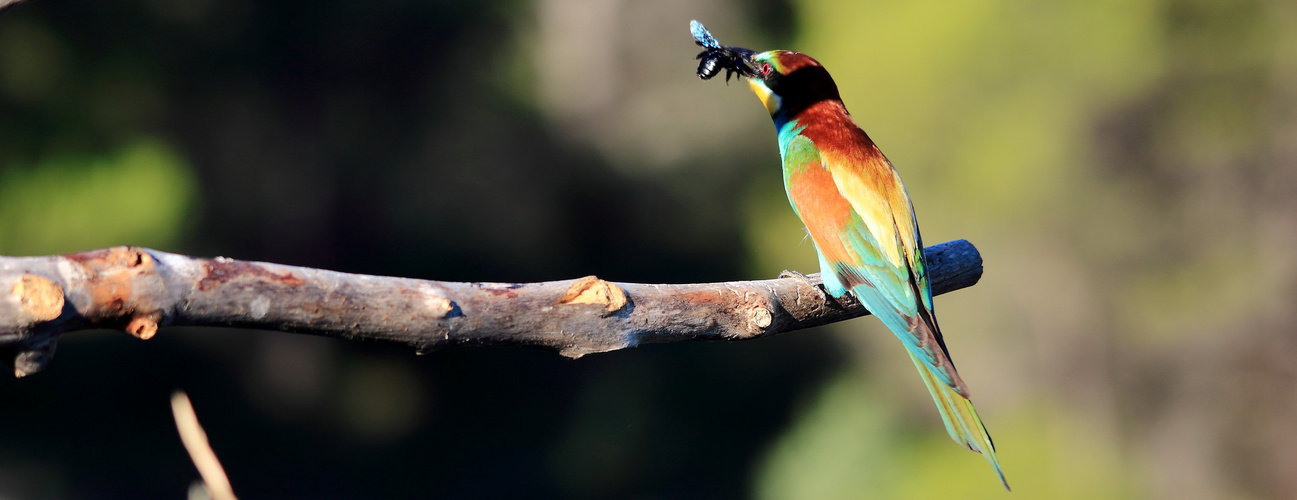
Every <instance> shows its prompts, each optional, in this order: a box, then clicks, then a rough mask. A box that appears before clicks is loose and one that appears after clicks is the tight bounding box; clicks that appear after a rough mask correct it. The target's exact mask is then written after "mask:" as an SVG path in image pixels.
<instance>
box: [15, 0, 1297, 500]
mask: <svg viewBox="0 0 1297 500" xmlns="http://www.w3.org/2000/svg"><path fill="white" fill-rule="evenodd" d="M690 19H700V20H702V21H704V22H705V23H706V24H707V25H708V26H709V27H710V28H711V29H712V31H713V32H714V33H715V34H716V35H717V36H718V37H719V38H720V40H722V41H723V42H724V43H728V44H735V45H742V46H746V47H751V48H755V49H767V48H776V47H783V48H793V49H797V50H801V51H804V52H807V53H810V54H812V55H814V56H815V57H817V58H818V59H819V60H820V61H821V62H823V63H824V64H825V65H826V67H828V68H829V70H830V71H831V72H832V73H833V75H834V76H835V77H836V79H837V81H838V84H839V87H840V88H841V91H842V95H843V97H844V99H845V101H846V103H847V105H848V107H849V109H851V110H852V111H853V113H854V116H855V118H856V120H857V121H858V122H859V123H860V124H861V125H862V126H864V127H865V128H866V129H867V130H868V131H869V132H870V133H871V135H872V136H873V137H874V139H875V140H876V141H877V142H878V143H879V144H880V145H881V146H882V148H883V150H884V151H886V152H887V154H888V155H889V156H890V158H891V159H892V161H893V162H894V163H895V164H896V165H897V166H898V167H899V169H900V171H901V172H902V174H903V175H904V177H905V179H906V181H907V184H908V186H909V190H910V193H911V195H912V197H913V199H914V201H915V204H916V206H917V209H918V214H919V218H920V221H921V223H922V225H923V228H924V231H925V234H924V236H925V239H926V241H928V242H930V243H936V242H941V241H946V240H951V239H957V238H966V239H969V240H970V241H972V242H973V243H974V244H976V245H977V246H978V247H979V248H980V249H981V251H982V253H983V257H984V258H985V261H986V274H985V276H984V277H983V279H982V282H981V283H980V284H978V285H977V286H975V287H973V288H971V289H968V290H963V291H959V292H956V293H953V294H949V295H946V296H942V297H940V298H938V299H937V304H938V310H939V311H940V314H941V317H942V324H943V325H945V326H946V329H947V334H948V337H947V342H948V343H949V346H950V349H951V351H952V352H953V353H954V356H955V358H956V359H957V360H958V362H959V367H960V370H961V373H962V374H963V376H964V378H965V380H967V381H968V382H969V383H970V385H971V387H972V388H973V392H974V395H975V399H976V401H977V403H978V407H979V409H980V411H981V414H982V416H983V417H984V419H985V421H986V422H987V424H988V426H989V428H990V430H991V432H992V434H993V435H994V436H995V438H996V443H997V445H998V447H999V449H1000V457H1001V458H1002V460H1003V462H1004V467H1005V470H1006V472H1007V474H1008V477H1009V480H1010V482H1011V483H1012V484H1013V486H1014V487H1015V492H1014V493H1013V495H1015V497H1016V498H1056V499H1066V498H1086V499H1108V498H1157V499H1221V498H1225V499H1270V498H1274V499H1280V498H1297V429H1294V424H1295V423H1297V384H1294V382H1297V363H1295V362H1294V360H1297V332H1294V327H1295V326H1297V310H1294V309H1293V308H1292V307H1291V304H1293V303H1294V295H1297V257H1295V256H1294V255H1297V253H1294V252H1293V248H1295V247H1297V4H1294V3H1293V2H1291V1H1288V0H1234V1H1226V0H1221V1H1209V0H1121V1H1113V0H1085V1H1080V0H1077V1H1060V2H1015V1H1006V0H969V1H962V2H946V1H939V0H905V1H901V0H877V1H874V0H870V1H832V0H789V1H785V0H752V1H742V0H702V1H695V0H688V1H686V0H664V1H658V2H634V1H630V0H608V1H602V0H537V1H534V2H527V1H521V0H489V1H481V0H424V1H412V0H378V1H370V2H354V1H338V0H313V1H306V0H275V1H271V0H261V1H253V0H220V1H218V0H118V1H111V2H103V1H88V0H63V1H56V0H28V1H26V2H24V3H18V4H15V5H11V6H9V7H8V8H6V9H5V10H2V11H0V254H5V255H39V254H52V253H63V252H72V251H80V250H86V249H92V248H98V247H104V246H109V245H118V244H135V245H146V246H150V247H153V248H157V249H161V250H168V251H175V252H183V253H189V254H195V255H202V256H215V255H224V256H229V257H234V258H240V259H256V260H267V261H274V262H281V263H287V264H296V265H306V266H316V267H324V268H330V269H337V270H343V271H352V272H363V273H372V274H385V275H397V276H410V277H419V278H429V279H440V280H466V281H486V280H490V281H534V280H547V279H561V278H572V277H578V276H583V275H587V274H597V275H599V276H601V277H604V278H608V279H613V280H618V281H640V282H701V281H712V280H732V279H746V278H766V277H772V276H774V275H775V274H776V273H778V271H780V270H782V269H785V268H792V269H799V270H802V271H807V272H810V271H814V270H815V262H814V257H813V250H812V248H811V246H810V244H809V243H808V242H806V241H805V239H804V234H803V233H802V231H801V228H800V227H799V224H798V221H797V220H796V219H795V217H794V216H793V214H792V212H791V210H789V209H788V207H787V204H786V201H785V200H784V198H783V192H782V188H781V186H780V184H779V183H780V174H779V166H778V153H777V149H776V146H775V140H774V131H773V129H772V127H771V126H770V123H769V119H768V117H767V116H766V114H765V111H764V110H763V109H762V107H761V106H760V105H759V104H758V102H757V101H756V99H755V98H753V97H752V96H751V94H750V93H749V91H748V90H747V89H746V85H745V84H731V85H728V86H727V85H725V84H724V83H722V82H720V81H717V80H713V81H711V82H706V83H703V82H700V81H698V80H697V79H696V78H695V77H694V76H693V71H694V67H695V61H694V60H693V56H694V54H695V53H696V48H695V46H694V45H693V44H692V41H691V40H690V38H689V36H688V31H687V29H686V26H687V23H688V21H689V20H690ZM909 364H910V363H909V362H908V361H906V360H905V356H903V355H901V351H900V347H899V346H898V345H896V342H895V341H894V340H892V339H891V335H890V334H889V333H887V332H886V330H885V329H884V328H882V326H881V325H880V324H878V323H877V322H876V321H874V320H872V319H864V320H856V321H850V322H847V323H845V324H838V325H833V326H831V327H827V328H821V329H817V330H811V331H805V332H797V333H792V334H787V335H783V336H779V337H775V338H770V339H764V340H759V341H753V342H741V343H723V344H690V345H658V346H647V347H642V348H638V349H632V350H628V351H625V352H616V353H609V354H600V355H594V356H589V357H587V358H584V359H580V360H575V361H569V360H565V359H562V358H560V357H558V356H556V355H554V354H550V353H547V352H541V351H532V350H525V349H476V350H474V349H461V350H448V351H441V352H434V353H430V354H428V355H425V356H421V357H416V356H415V355H414V353H413V352H412V351H411V350H410V349H408V348H404V347H399V346H391V345H382V344H367V343H357V342H345V341H339V340H332V339H323V338H314V337H307V336H297V335H289V334H283V333H270V332H247V331H234V330H216V329H188V330H185V329H169V330H163V331H162V332H161V333H160V334H159V335H158V336H157V337H156V338H155V339H153V340H149V341H147V342H143V341H139V340H136V339H133V338H131V337H129V336H127V335H125V334H123V333H120V332H97V333H82V334H76V335H71V336H69V337H68V338H66V339H65V340H64V341H63V342H62V343H61V345H60V349H59V353H58V355H57V356H56V358H55V360H54V362H53V364H52V365H50V366H49V368H48V369H47V370H46V371H45V372H43V373H40V374H38V375H35V376H33V377H30V378H28V379H23V380H12V379H7V380H0V497H3V498H15V499H53V498H181V497H184V496H185V495H187V494H188V493H187V492H188V491H189V489H190V486H191V484H192V482H193V481H194V480H195V479H196V478H197V474H196V472H195V471H194V469H193V466H192V465H191V463H190V462H189V459H188V457H187V456H186V454H185V452H184V450H183V448H182V447H181V445H180V442H179V440H178V439H177V437H176V435H175V429H174V426H173V423H172V421H171V415H170V412H169V408H168V396H169V394H170V392H171V391H173V390H175V389H184V390H187V391H188V392H189V394H190V396H191V398H192V399H193V400H194V402H195V405H196V408H197V411H198V414H199V417H200V419H201V420H202V422H203V423H204V425H205V426H206V428H207V431H208V434H209V436H210V437H211V440H212V444H213V446H214V448H215V450H216V452H217V453H218V454H219V455H220V456H221V458H222V459H223V461H224V463H225V466H226V470H227V471H228V473H229V475H230V478H231V480H232V482H233V484H234V487H235V491H236V492H237V493H239V494H240V495H241V496H242V497H244V498H565V499H566V498H574V499H604V498H609V499H611V498H617V499H652V498H673V499H674V498H686V499H687V498H755V499H763V500H778V499H851V498H913V499H926V498H937V497H941V498H1009V497H1008V495H1007V494H1006V493H1004V492H1003V491H1002V490H1000V489H999V486H998V484H997V482H996V481H995V479H994V476H993V474H992V473H991V471H990V469H989V468H988V467H987V466H986V464H985V463H984V462H983V461H982V460H981V458H980V457H978V456H977V455H975V454H972V453H969V452H966V451H963V450H962V449H961V448H960V447H958V446H957V445H955V444H953V443H951V442H950V440H949V439H948V438H947V437H946V436H945V432H944V430H943V429H942V426H941V424H940V420H939V418H938V417H937V414H936V412H935V410H934V409H933V408H932V404H931V400H930V399H929V397H928V395H927V394H926V391H925V390H924V388H923V387H922V384H921V383H920V381H919V378H918V377H917V376H915V374H914V373H913V368H912V367H911V366H909Z"/></svg>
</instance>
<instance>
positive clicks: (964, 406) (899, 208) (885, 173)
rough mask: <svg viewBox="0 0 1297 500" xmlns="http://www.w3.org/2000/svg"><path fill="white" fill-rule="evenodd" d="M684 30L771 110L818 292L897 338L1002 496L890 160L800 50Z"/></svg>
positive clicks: (953, 431) (949, 425)
mask: <svg viewBox="0 0 1297 500" xmlns="http://www.w3.org/2000/svg"><path fill="white" fill-rule="evenodd" d="M690 31H691V33H693V34H694V38H695V40H698V41H699V45H702V46H703V47H704V48H705V49H707V50H705V51H704V54H707V56H705V57H707V58H710V59H712V60H715V63H714V66H715V67H720V68H734V69H735V70H736V71H737V72H738V73H739V74H740V75H741V76H743V77H746V78H747V80H748V86H749V87H750V88H751V89H752V91H753V92H754V93H755V94H756V95H757V97H758V98H759V99H760V100H761V103H762V104H763V105H765V108H766V110H767V111H769V112H770V117H771V119H772V120H773V121H774V125H775V130H776V132H777V138H778V142H779V155H780V158H781V159H782V161H783V177H784V190H785V193H786V194H787V195H788V200H789V202H790V203H791V205H792V208H793V211H794V212H796V214H797V216H798V217H799V218H801V220H802V223H803V224H805V226H806V231H807V233H808V234H809V236H810V239H811V241H812V242H813V243H814V245H815V250H816V253H817V254H818V256H819V263H820V272H821V277H822V279H823V282H824V288H825V291H827V292H828V294H829V295H832V296H833V297H839V298H840V297H843V296H844V295H847V294H851V295H852V296H854V297H855V298H856V299H858V300H859V301H860V302H861V304H863V305H864V306H865V307H866V308H867V309H869V311H870V312H872V313H873V315H874V316H876V317H878V319H880V320H882V322H883V324H884V325H886V326H887V328H888V329H889V330H891V331H892V333H894V334H895V335H896V337H897V338H899V339H900V340H901V343H902V344H903V345H904V346H905V350H906V351H907V353H908V354H909V356H910V359H911V360H912V361H913V362H914V366H915V367H916V368H918V370H919V374H920V376H921V377H922V378H923V382H924V385H926V386H927V388H928V391H929V392H930V393H931V394H932V399H933V401H934V402H935V403H936V405H937V409H938V411H939V412H940V413H941V419H942V422H943V423H944V424H945V426H946V431H947V432H948V433H949V434H950V437H951V438H952V439H954V440H955V441H956V442H958V443H960V444H962V445H964V446H965V447H967V448H968V449H970V450H973V451H976V452H979V453H981V454H982V456H983V457H984V458H985V459H986V461H987V462H989V463H990V465H991V467H992V468H993V469H994V470H995V474H996V476H997V477H998V478H999V479H1000V482H1001V484H1003V485H1004V488H1005V489H1006V490H1008V489H1010V488H1009V483H1008V481H1007V480H1006V479H1005V477H1004V471H1003V469H1002V468H1001V466H1000V461H999V458H998V457H997V456H996V453H995V445H994V444H993V443H992V441H991V435H990V434H989V433H988V432H987V431H986V426H985V425H983V423H982V419H981V418H980V417H979V416H978V415H977V410H976V409H974V408H973V402H972V400H971V399H969V391H968V386H967V385H966V384H965V383H964V381H963V379H962V378H960V376H959V372H958V371H956V370H955V365H954V362H952V361H951V358H950V351H949V349H947V348H946V343H945V340H944V339H943V337H942V334H941V328H940V327H939V326H938V324H937V317H936V315H935V313H934V312H933V304H932V287H931V283H930V282H929V280H928V272H927V263H926V262H925V259H924V255H923V241H922V237H921V236H920V234H919V224H918V219H917V218H916V217H915V214H914V205H913V204H912V203H911V201H910V197H909V194H908V193H907V191H906V189H905V185H904V184H903V183H902V182H901V177H900V175H899V174H898V173H897V171H896V168H895V167H894V166H893V165H892V163H891V161H889V160H888V159H887V157H886V156H884V155H883V153H882V151H881V150H879V149H878V145H877V144H875V143H874V141H873V140H872V139H870V138H869V135H868V134H866V133H865V131H864V129H862V128H861V127H860V126H859V125H857V124H856V122H855V120H854V119H853V118H852V117H851V114H850V113H848V112H847V108H846V106H845V105H844V104H843V103H842V97H841V96H840V95H839V93H838V88H837V84H836V83H834V81H833V78H832V77H831V76H829V72H828V71H827V70H825V69H824V66H823V65H821V64H820V63H819V61H816V60H815V59H814V58H812V57H810V56H808V55H806V54H803V53H801V52H795V51H790V50H772V51H767V52H760V53H758V52H755V51H752V50H749V49H744V48H740V47H731V46H721V45H720V44H719V43H717V42H716V41H715V38H714V37H711V34H710V33H708V32H707V30H706V28H704V27H702V24H701V23H697V21H694V22H693V23H690ZM701 34H706V37H705V39H706V41H707V42H708V43H707V44H704V43H702V42H703V41H704V39H703V38H700V35H701ZM700 57H704V56H703V54H700ZM707 73H709V74H708V75H706V76H705V75H704V71H703V68H702V67H700V68H699V71H698V76H699V77H700V78H703V79H704V80H706V79H709V78H710V77H711V76H715V75H716V74H717V73H718V71H708V72H707Z"/></svg>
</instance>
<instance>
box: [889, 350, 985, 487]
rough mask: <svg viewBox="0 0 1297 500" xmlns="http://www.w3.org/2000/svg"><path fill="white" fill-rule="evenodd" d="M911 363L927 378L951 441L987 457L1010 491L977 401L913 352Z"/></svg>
mask: <svg viewBox="0 0 1297 500" xmlns="http://www.w3.org/2000/svg"><path fill="white" fill-rule="evenodd" d="M910 360H912V361H914V366H915V367H918V369H919V375H922V376H923V383H924V384H927V386H928V392H930V393H932V400H933V401H935V402H936V403H937V410H938V411H940V412H941V421H942V422H945V424H946V431H948V432H949V433H950V438H951V439H954V440H955V441H956V442H958V443H960V444H962V445H964V446H967V447H968V449H970V450H973V451H976V452H979V453H981V454H982V456H983V457H986V461H987V462H990V464H991V467H992V468H994V469H995V474H996V475H998V476H1000V482H1001V483H1003V484H1004V489H1006V490H1008V489H1009V482H1008V481H1005V479H1004V471H1003V470H1001V469H1000V460H999V459H998V458H996V457H995V444H994V443H992V442H991V435H990V434H988V433H987V432H986V426H984V425H982V419H981V418H980V417H978V416H977V410H975V409H973V402H972V401H970V400H969V399H968V398H965V397H964V396H962V395H960V394H959V393H958V392H955V390H954V389H953V388H951V387H950V386H949V385H946V384H945V383H943V382H942V381H941V380H939V379H938V378H937V375H936V374H935V373H933V372H932V369H931V368H929V367H928V365H927V364H925V363H924V362H923V361H922V360H920V359H919V358H918V357H916V356H915V355H914V354H913V353H911V354H910Z"/></svg>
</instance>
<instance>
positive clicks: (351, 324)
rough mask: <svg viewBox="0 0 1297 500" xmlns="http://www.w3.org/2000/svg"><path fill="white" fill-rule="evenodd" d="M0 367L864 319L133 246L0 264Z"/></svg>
mask: <svg viewBox="0 0 1297 500" xmlns="http://www.w3.org/2000/svg"><path fill="white" fill-rule="evenodd" d="M924 253H925V255H926V256H927V259H928V270H929V276H930V278H931V281H932V288H933V293H936V294H941V293H946V292H949V291H953V290H958V289H960V288H965V287H969V286H972V285H973V284H976V283H977V281H978V279H980V278H981V276H982V258H981V256H980V255H979V254H978V252H977V249H976V248H975V247H973V245H972V244H971V243H969V242H967V241H965V240H956V241H951V242H947V243H942V244H940V245H934V246H931V247H928V248H927V249H926V250H925V252H924ZM6 291H7V293H5V294H4V295H3V296H0V360H4V361H7V362H9V363H11V366H13V368H14V374H15V375H17V376H19V377H21V376H25V375H28V374H31V373H35V372H36V371H39V370H40V369H41V368H44V366H45V365H46V364H47V363H48V362H49V360H50V358H51V357H52V356H53V354H54V345H55V342H56V341H57V339H58V337H59V336H60V335H62V334H65V333H68V332H74V331H78V330H89V329H102V328H109V329H124V330H126V331H127V332H129V333H131V334H132V335H135V336H136V337H139V338H142V339H147V338H150V337H152V336H153V335H154V334H156V333H157V331H158V328H159V327H163V326H179V325H191V326H223V327H235V328H254V329H262V330H281V331H286V332H296V333H306V334H313V335H326V336H332V337H341V338H345V339H373V340H383V341H392V342H399V343H403V344H408V345H411V346H413V347H415V348H416V349H417V350H418V351H419V352H423V351H427V350H431V349H437V348H442V347H448V346H458V345H514V346H532V347H541V348H546V349H551V350H555V351H558V352H559V353H560V354H562V355H564V356H568V357H572V358H576V357H580V356H582V355H585V354H590V353H597V352H606V351H612V350H617V349H623V348H627V347H634V346H636V345H639V344H645V343H653V342H681V341H687V340H743V339H751V338H757V337H762V336H766V335H773V334H776V333H782V332H788V331H793V330H800V329H803V328H809V327H812V326H818V325H823V324H827V323H833V322H837V321H842V320H846V319H850V318H855V317H859V316H863V315H866V314H869V312H868V311H866V310H865V309H864V308H863V307H862V306H861V305H860V304H859V303H857V302H856V301H855V300H852V299H849V298H848V299H844V300H837V299H833V298H831V297H828V296H827V294H824V293H823V288H822V287H820V280H819V276H818V275H810V276H808V277H807V279H802V278H798V277H791V278H779V279H772V280H760V281H732V282H726V283H700V284H683V285H655V284H638V283H612V282H609V281H604V280H601V279H598V278H595V277H594V276H587V277H585V278H581V279H576V280H564V281H551V282H544V283H454V282H441V281H425V280H416V279H407V278H390V277H380V276H368V275H360V274H345V273H339V272H334V271H325V270H319V269H310V268H305V267H294V266H285V265H279V264H268V263H262V262H247V261H238V260H233V259H227V258H222V257H217V258H215V259H199V258H194V257H188V256H184V255H177V254H172V253H167V252H159V251H156V250H149V249H145V248H137V247H115V248H108V249H103V250H94V251H89V252H82V253H75V254H68V255H60V256H50V257H0V293H4V292H6Z"/></svg>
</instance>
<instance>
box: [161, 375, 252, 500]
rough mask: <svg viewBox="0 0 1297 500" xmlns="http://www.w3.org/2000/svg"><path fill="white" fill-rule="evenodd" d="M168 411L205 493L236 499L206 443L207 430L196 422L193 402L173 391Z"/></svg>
mask: <svg viewBox="0 0 1297 500" xmlns="http://www.w3.org/2000/svg"><path fill="white" fill-rule="evenodd" d="M171 413H172V414H173V415H175V417H176V429H177V430H179V431H180V442H182V443H184V444H185V449H186V450H188V451H189V458H190V459H192V460H193V461H194V466H195V467H198V474H199V475H200V476H202V477H203V484H204V485H205V486H206V487H207V494H208V495H210V496H211V497H212V500H237V498H235V496H234V489H233V488H231V487H230V480H229V479H228V478H226V477H225V469H223V468H221V461H220V460H217V458H216V452H214V451H212V446H211V445H210V444H208V442H207V433H206V432H203V426H202V425H199V424H198V415H197V414H196V413H194V405H192V404H190V403H189V396H188V395H186V394H185V393H184V392H183V391H176V392H175V393H173V394H172V395H171Z"/></svg>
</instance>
